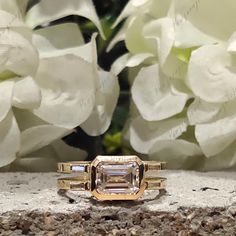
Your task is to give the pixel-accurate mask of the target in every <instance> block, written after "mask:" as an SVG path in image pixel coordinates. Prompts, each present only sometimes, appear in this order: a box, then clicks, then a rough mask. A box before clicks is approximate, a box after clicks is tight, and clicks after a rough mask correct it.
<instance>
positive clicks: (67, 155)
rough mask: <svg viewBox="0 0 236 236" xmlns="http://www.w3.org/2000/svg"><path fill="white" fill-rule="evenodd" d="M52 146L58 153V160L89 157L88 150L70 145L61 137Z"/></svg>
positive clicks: (75, 159)
mask: <svg viewBox="0 0 236 236" xmlns="http://www.w3.org/2000/svg"><path fill="white" fill-rule="evenodd" d="M52 147H53V149H54V151H55V153H56V154H57V158H58V160H60V161H79V160H85V159H86V157H87V152H86V151H84V150H82V149H79V148H75V147H72V146H69V145H68V144H66V143H65V142H64V141H62V140H61V139H59V140H56V141H55V142H53V143H52Z"/></svg>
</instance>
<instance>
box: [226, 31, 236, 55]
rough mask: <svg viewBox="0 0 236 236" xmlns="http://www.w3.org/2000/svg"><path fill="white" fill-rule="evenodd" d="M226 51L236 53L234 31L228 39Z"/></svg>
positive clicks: (235, 33)
mask: <svg viewBox="0 0 236 236" xmlns="http://www.w3.org/2000/svg"><path fill="white" fill-rule="evenodd" d="M227 51H228V52H230V53H233V54H236V32H234V33H233V35H232V36H231V38H230V39H229V43H228V48H227Z"/></svg>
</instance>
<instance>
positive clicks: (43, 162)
mask: <svg viewBox="0 0 236 236" xmlns="http://www.w3.org/2000/svg"><path fill="white" fill-rule="evenodd" d="M86 155H87V154H86V152H85V151H83V150H81V149H79V148H74V147H71V146H69V145H67V144H66V143H64V142H63V141H62V140H57V141H55V142H53V143H52V144H51V145H49V146H46V147H43V148H41V149H39V150H37V151H35V152H32V153H30V154H28V155H27V156H24V157H21V158H18V159H17V160H16V161H15V162H14V163H13V164H12V165H11V168H10V171H37V172H39V171H40V172H49V171H56V168H57V163H58V162H59V161H78V160H84V159H85V157H86Z"/></svg>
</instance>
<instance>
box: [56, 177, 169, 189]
mask: <svg viewBox="0 0 236 236" xmlns="http://www.w3.org/2000/svg"><path fill="white" fill-rule="evenodd" d="M144 182H145V183H146V189H147V190H160V189H165V188H166V178H162V177H160V178H148V179H144ZM57 185H58V188H59V189H65V190H75V191H90V183H89V181H85V180H82V179H80V178H77V177H71V178H60V179H58V181H57Z"/></svg>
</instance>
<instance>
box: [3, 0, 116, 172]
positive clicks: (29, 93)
mask: <svg viewBox="0 0 236 236" xmlns="http://www.w3.org/2000/svg"><path fill="white" fill-rule="evenodd" d="M27 3H28V1H27V0H7V1H6V0H0V19H1V23H0V94H1V96H0V104H1V105H0V150H1V157H0V167H2V166H6V165H9V164H11V163H13V164H11V167H15V166H20V167H21V168H27V167H30V169H31V170H32V169H44V170H48V169H50V168H51V167H52V166H55V163H56V162H57V161H58V160H61V159H66V158H68V160H73V159H75V160H78V159H82V158H84V157H85V155H86V153H85V152H84V151H81V150H78V149H75V148H72V147H69V146H67V145H66V144H64V143H63V142H62V141H60V138H62V137H63V136H65V135H67V134H69V133H71V132H73V129H74V128H75V127H77V126H81V127H82V128H83V129H84V130H85V132H87V133H88V134H89V135H99V134H101V133H103V132H105V131H106V129H107V128H108V126H109V124H110V121H111V116H112V113H113V110H114V108H115V105H116V102H117V98H118V94H119V86H118V81H117V78H116V76H114V75H113V74H111V73H109V72H105V71H103V70H101V69H100V68H98V65H97V55H96V43H95V35H94V36H93V37H92V39H91V42H89V43H87V44H85V42H84V39H83V36H82V34H81V31H80V28H79V26H78V25H77V24H75V23H63V24H57V25H50V24H49V23H50V22H52V21H54V20H57V19H60V18H62V17H65V16H67V15H80V16H83V17H86V18H88V19H89V20H91V21H93V23H94V24H95V25H96V26H97V27H98V29H99V31H100V33H101V34H102V35H103V32H102V29H101V26H100V23H99V19H98V17H97V15H96V11H95V9H94V6H93V3H92V0H67V1H64V0H57V3H56V4H55V0H41V1H39V2H38V3H36V4H35V5H33V6H32V7H31V8H30V9H29V10H28V11H26V6H27ZM40 25H44V26H45V27H43V28H40V27H37V26H40Z"/></svg>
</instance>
